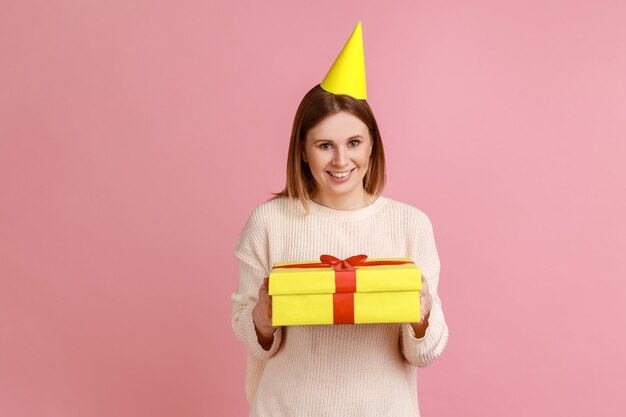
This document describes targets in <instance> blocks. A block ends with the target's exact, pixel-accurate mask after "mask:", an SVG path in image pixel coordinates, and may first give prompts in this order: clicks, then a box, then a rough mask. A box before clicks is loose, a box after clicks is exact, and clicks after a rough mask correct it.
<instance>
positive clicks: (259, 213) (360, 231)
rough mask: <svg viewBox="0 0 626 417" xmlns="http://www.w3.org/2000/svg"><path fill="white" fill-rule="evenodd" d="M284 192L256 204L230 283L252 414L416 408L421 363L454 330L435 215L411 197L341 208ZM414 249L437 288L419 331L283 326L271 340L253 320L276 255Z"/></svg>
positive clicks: (404, 414) (377, 415)
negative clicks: (443, 293) (443, 291)
mask: <svg viewBox="0 0 626 417" xmlns="http://www.w3.org/2000/svg"><path fill="white" fill-rule="evenodd" d="M308 202H309V206H310V208H311V212H310V213H309V215H304V214H303V213H304V211H303V209H302V207H301V205H300V203H299V202H295V200H289V199H288V198H287V197H279V198H276V199H273V200H270V201H267V202H265V203H263V204H261V205H259V206H258V207H257V208H256V209H255V210H254V211H253V213H252V214H251V216H250V218H249V219H248V221H247V223H246V224H245V226H244V228H243V230H242V231H241V234H240V235H239V239H238V241H237V246H236V249H235V251H234V255H235V257H236V258H237V259H238V260H239V281H238V287H237V289H236V290H235V291H234V292H233V293H232V295H231V300H232V303H233V304H232V326H233V330H234V332H235V335H236V336H237V337H238V338H239V339H241V341H242V342H243V343H244V344H245V346H246V348H247V352H248V355H247V356H248V357H247V360H248V362H247V374H246V398H247V400H248V403H249V404H250V416H251V417H269V416H271V417H325V416H330V417H351V416H354V417H356V416H358V417H368V416H372V417H383V416H390V417H409V416H410V417H415V416H419V407H418V400H417V367H425V366H428V365H430V364H431V363H432V362H433V361H434V360H435V359H437V357H438V356H439V355H440V354H441V353H442V351H443V349H444V347H445V346H446V343H447V340H448V326H447V324H446V322H445V319H444V315H443V311H442V304H441V299H440V297H439V296H438V294H437V287H438V284H439V270H440V264H439V257H438V254H437V249H436V246H435V240H434V236H433V228H432V224H431V222H430V220H429V218H428V217H427V216H426V214H425V213H424V212H422V211H420V210H419V209H417V208H415V207H412V206H410V205H407V204H404V203H401V202H398V201H394V200H392V199H389V198H386V197H384V196H379V197H378V198H377V199H376V200H375V201H374V202H373V203H372V204H370V205H369V206H367V207H364V208H361V209H358V210H352V211H343V210H335V209H331V208H328V207H325V206H322V205H319V204H317V203H315V202H313V201H312V200H308ZM361 253H363V254H366V255H368V257H370V258H391V257H410V258H411V259H412V260H413V261H414V262H415V264H416V265H417V266H418V267H419V268H420V270H421V271H422V274H423V275H424V277H425V279H426V280H427V281H428V284H429V287H430V292H431V294H432V296H433V306H432V310H431V313H430V318H429V325H428V327H427V329H426V334H425V335H424V337H422V338H420V339H417V338H416V337H415V332H414V331H413V328H412V327H411V325H410V324H409V323H393V324H342V325H309V326H285V327H278V328H277V330H276V331H275V332H274V341H273V344H272V345H271V347H270V348H269V350H267V351H266V350H264V349H263V347H262V346H261V345H260V344H259V342H258V339H257V335H256V332H255V328H254V322H253V321H252V309H253V308H254V306H255V304H256V301H257V298H258V290H259V287H260V286H261V284H262V281H263V278H264V277H266V276H268V275H269V272H270V269H271V267H272V265H273V264H274V263H275V262H292V261H293V262H295V261H305V260H314V259H319V256H320V255H321V254H330V255H333V256H336V257H338V258H341V259H345V258H347V257H349V256H352V255H356V254H361Z"/></svg>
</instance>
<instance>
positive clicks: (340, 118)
mask: <svg viewBox="0 0 626 417" xmlns="http://www.w3.org/2000/svg"><path fill="white" fill-rule="evenodd" d="M356 135H361V136H363V137H364V138H367V137H369V135H368V129H367V126H366V125H365V123H363V122H362V121H361V119H359V118H358V117H356V116H355V115H353V114H352V113H348V112H347V111H341V112H339V113H335V114H332V115H330V116H328V117H325V118H324V119H322V120H321V121H320V122H319V123H318V124H316V125H315V126H313V127H312V128H311V130H309V132H308V134H307V138H310V139H312V140H317V139H327V140H344V139H348V138H351V137H353V136H356Z"/></svg>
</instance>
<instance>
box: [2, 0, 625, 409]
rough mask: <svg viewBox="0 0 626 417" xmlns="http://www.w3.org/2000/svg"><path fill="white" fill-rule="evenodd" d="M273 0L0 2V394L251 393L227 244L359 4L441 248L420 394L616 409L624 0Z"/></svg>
mask: <svg viewBox="0 0 626 417" xmlns="http://www.w3.org/2000/svg"><path fill="white" fill-rule="evenodd" d="M293 3H294V2H273V1H267V2H249V3H248V4H244V3H241V2H231V3H230V4H228V5H227V4H226V2H206V1H204V2H202V1H186V0H179V1H171V2H153V1H146V0H130V1H128V0H127V1H115V2H112V1H106V2H105V1H100V2H97V1H91V2H85V1H79V0H74V1H70V0H60V1H55V2H50V1H43V0H40V1H33V0H29V1H15V2H4V3H3V5H2V11H1V12H0V52H1V55H0V56H1V57H2V58H1V59H2V63H1V64H0V118H1V121H0V199H1V201H0V202H1V204H0V415H2V416H11V417H22V416H48V417H57V416H58V417H84V416H90V417H101V416H102V417H104V416H107V417H108V416H117V417H143V416H145V417H159V416H164V417H165V416H194V417H195V416H214V415H215V416H217V415H223V416H242V415H245V414H246V413H247V404H246V402H245V397H244V372H245V350H244V347H243V344H242V343H241V342H240V341H239V340H238V339H236V338H235V336H234V335H233V332H232V329H231V324H230V308H231V303H230V298H229V297H230V293H231V292H232V291H233V290H234V289H235V287H236V281H237V275H236V274H237V265H236V262H235V259H234V257H233V256H232V251H233V248H234V245H235V241H236V238H237V235H238V233H239V231H240V230H241V227H242V226H243V223H244V222H245V221H246V219H247V217H248V215H249V214H250V212H251V211H252V210H253V209H254V207H255V206H256V205H257V204H259V203H261V202H263V201H264V200H265V199H267V198H269V197H270V194H269V193H270V191H279V190H280V189H282V187H283V185H284V171H285V162H286V153H287V146H288V137H289V133H290V129H291V122H292V120H293V115H294V113H295V110H296V107H297V105H298V103H299V101H300V99H301V98H302V96H303V95H304V94H305V93H306V91H308V89H309V88H310V87H312V86H313V85H314V84H317V83H318V82H320V81H321V79H322V78H323V76H324V75H325V73H326V71H327V69H328V68H329V66H330V64H331V63H332V61H333V60H334V58H335V56H336V55H337V53H338V52H339V50H340V49H341V47H342V46H343V43H344V42H345V40H346V39H347V37H348V35H349V34H350V32H351V31H352V29H353V28H354V26H355V24H356V23H357V21H359V20H361V21H362V22H363V33H364V45H365V54H366V56H365V59H366V67H367V79H368V90H369V97H370V98H369V102H370V104H371V106H372V108H373V109H374V112H375V114H376V115H377V118H378V122H379V125H380V128H381V132H382V135H383V139H384V143H385V148H386V154H387V162H388V166H389V169H388V174H389V180H388V186H387V188H386V192H385V195H386V196H387V197H390V198H394V199H398V200H401V201H405V202H408V203H410V204H413V205H415V206H417V207H419V208H421V209H422V210H424V211H425V212H426V213H427V214H428V215H429V216H430V218H431V220H432V222H433V224H434V228H435V236H436V239H437V244H438V248H439V255H440V258H441V262H442V270H441V283H440V288H439V290H440V295H441V297H442V300H443V303H444V311H445V313H446V318H447V321H448V325H449V327H450V341H449V345H448V347H447V349H446V351H445V352H444V354H443V355H442V356H441V358H440V359H439V360H438V361H437V362H436V363H435V364H434V365H433V366H432V367H430V368H427V369H425V370H422V371H420V374H419V380H420V392H419V396H420V403H421V410H422V414H423V415H424V416H431V417H434V416H459V415H465V416H478V415H480V416H502V415H507V416H510V417H517V416H529V415H533V416H554V415H567V416H570V417H575V416H576V417H578V416H581V417H582V416H590V415H593V416H618V415H619V416H621V415H624V411H625V410H626V401H625V400H624V399H623V398H624V397H623V395H622V394H623V393H622V388H623V385H624V381H625V380H626V360H625V359H624V356H623V355H624V351H625V349H626V346H625V338H626V336H625V334H624V329H625V328H626V323H625V320H624V312H623V310H622V309H623V304H624V300H625V297H624V294H625V292H626V280H625V277H626V266H625V262H624V259H625V257H626V256H625V249H626V238H625V236H626V226H625V224H626V222H624V219H623V217H622V216H623V214H622V213H624V212H625V211H626V192H625V190H626V168H625V164H624V160H625V159H626V146H625V144H624V140H625V138H626V122H625V121H626V76H625V74H626V25H625V24H624V22H626V3H624V2H623V1H617V0H616V1H586V2H584V1H580V2H573V1H546V0H542V1H538V0H532V1H528V0H526V1H516V2H511V1H507V2H502V1H497V0H493V1H475V2H468V1H451V2H432V1H418V2H416V1H406V2H389V3H388V4H387V5H383V4H382V3H381V2H368V3H364V2H361V1H359V2H357V1H354V2H341V5H337V4H338V3H339V2H336V1H316V2H308V4H307V3H305V2H299V3H301V4H299V5H297V6H296V5H294V4H293Z"/></svg>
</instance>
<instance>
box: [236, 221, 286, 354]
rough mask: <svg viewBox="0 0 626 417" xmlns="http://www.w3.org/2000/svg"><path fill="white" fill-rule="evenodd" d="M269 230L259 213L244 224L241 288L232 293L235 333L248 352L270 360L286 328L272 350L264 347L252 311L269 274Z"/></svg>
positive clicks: (279, 331)
mask: <svg viewBox="0 0 626 417" xmlns="http://www.w3.org/2000/svg"><path fill="white" fill-rule="evenodd" d="M265 235H266V231H265V230H264V227H263V225H262V222H261V221H260V219H259V216H258V215H256V213H253V215H252V216H251V217H250V219H249V220H248V222H247V223H246V225H245V226H244V228H243V230H242V232H241V234H240V235H239V239H238V242H237V247H236V249H235V252H234V255H235V257H236V258H237V259H238V260H239V280H238V286H237V289H236V290H235V291H234V292H233V293H232V295H231V301H232V326H233V331H234V333H235V335H236V336H237V337H238V338H239V339H240V340H241V341H242V342H243V343H244V344H245V345H246V347H247V348H248V351H249V352H250V353H251V354H252V355H253V356H254V357H256V358H258V359H269V358H270V357H272V356H273V355H274V354H275V353H276V351H277V350H278V348H279V347H280V342H281V338H282V328H280V327H279V328H277V330H276V331H275V332H274V341H273V342H272V345H271V347H270V349H269V350H265V349H263V347H262V346H261V345H260V344H259V340H258V337H257V334H256V330H255V327H254V321H253V320H252V310H253V309H254V306H255V305H256V303H257V300H258V291H259V287H260V286H261V284H262V282H263V278H264V277H266V276H268V274H269V270H268V260H267V243H266V242H267V240H266V239H265Z"/></svg>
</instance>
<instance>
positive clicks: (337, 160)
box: [333, 146, 349, 167]
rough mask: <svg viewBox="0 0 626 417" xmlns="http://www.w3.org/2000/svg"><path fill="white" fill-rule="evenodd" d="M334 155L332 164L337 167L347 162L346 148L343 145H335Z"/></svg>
mask: <svg viewBox="0 0 626 417" xmlns="http://www.w3.org/2000/svg"><path fill="white" fill-rule="evenodd" d="M334 156H335V157H334V158H333V164H334V165H336V166H338V167H343V166H346V165H347V163H348V159H349V158H348V150H347V149H346V148H345V147H343V146H337V147H336V148H335V155H334Z"/></svg>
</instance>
